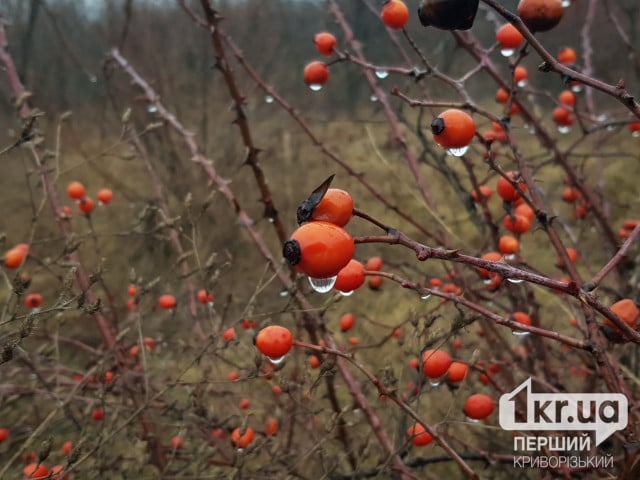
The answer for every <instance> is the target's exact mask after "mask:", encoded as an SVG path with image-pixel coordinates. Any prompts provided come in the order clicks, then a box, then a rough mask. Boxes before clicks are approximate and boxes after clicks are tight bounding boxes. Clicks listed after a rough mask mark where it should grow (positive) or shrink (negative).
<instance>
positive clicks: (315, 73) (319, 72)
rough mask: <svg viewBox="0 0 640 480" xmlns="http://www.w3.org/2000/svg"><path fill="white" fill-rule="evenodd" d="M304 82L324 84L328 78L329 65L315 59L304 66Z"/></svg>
mask: <svg viewBox="0 0 640 480" xmlns="http://www.w3.org/2000/svg"><path fill="white" fill-rule="evenodd" d="M303 75H304V83H306V84H307V85H324V84H325V83H327V80H329V67H327V64H326V63H324V62H321V61H318V60H316V61H315V62H311V63H308V64H307V66H306V67H304V73H303Z"/></svg>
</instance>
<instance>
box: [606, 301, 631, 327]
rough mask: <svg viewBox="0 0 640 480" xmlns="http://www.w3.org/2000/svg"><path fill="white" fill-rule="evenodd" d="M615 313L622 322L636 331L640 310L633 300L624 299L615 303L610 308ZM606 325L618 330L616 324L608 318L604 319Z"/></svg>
mask: <svg viewBox="0 0 640 480" xmlns="http://www.w3.org/2000/svg"><path fill="white" fill-rule="evenodd" d="M609 308H610V309H611V311H612V312H613V313H615V314H616V315H617V316H618V317H619V318H620V320H622V321H623V322H624V323H626V324H627V325H629V326H630V327H631V328H632V329H634V330H635V329H636V324H637V323H638V317H640V310H639V309H638V307H637V305H636V304H635V303H634V301H633V300H631V299H629V298H623V299H622V300H620V301H618V302H616V303H614V304H613V305H611V307H609ZM604 323H605V324H606V325H608V326H609V327H611V328H614V329H616V330H617V329H618V327H616V326H615V324H614V323H613V322H612V321H611V320H609V319H608V318H605V319H604Z"/></svg>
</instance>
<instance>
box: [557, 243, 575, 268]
mask: <svg viewBox="0 0 640 480" xmlns="http://www.w3.org/2000/svg"><path fill="white" fill-rule="evenodd" d="M566 252H567V257H569V260H570V261H571V263H576V262H577V261H578V251H577V250H576V249H575V248H573V247H567V249H566ZM557 263H558V266H559V267H564V261H563V260H562V258H561V257H560V256H558V262H557Z"/></svg>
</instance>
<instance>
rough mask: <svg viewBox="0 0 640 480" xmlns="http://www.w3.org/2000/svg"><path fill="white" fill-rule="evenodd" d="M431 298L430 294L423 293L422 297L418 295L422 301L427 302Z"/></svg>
mask: <svg viewBox="0 0 640 480" xmlns="http://www.w3.org/2000/svg"><path fill="white" fill-rule="evenodd" d="M430 298H431V294H430V293H425V294H423V295H420V299H422V300H429V299H430Z"/></svg>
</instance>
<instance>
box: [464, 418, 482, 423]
mask: <svg viewBox="0 0 640 480" xmlns="http://www.w3.org/2000/svg"><path fill="white" fill-rule="evenodd" d="M466 420H467V422H469V423H480V420H478V419H477V418H471V417H466Z"/></svg>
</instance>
